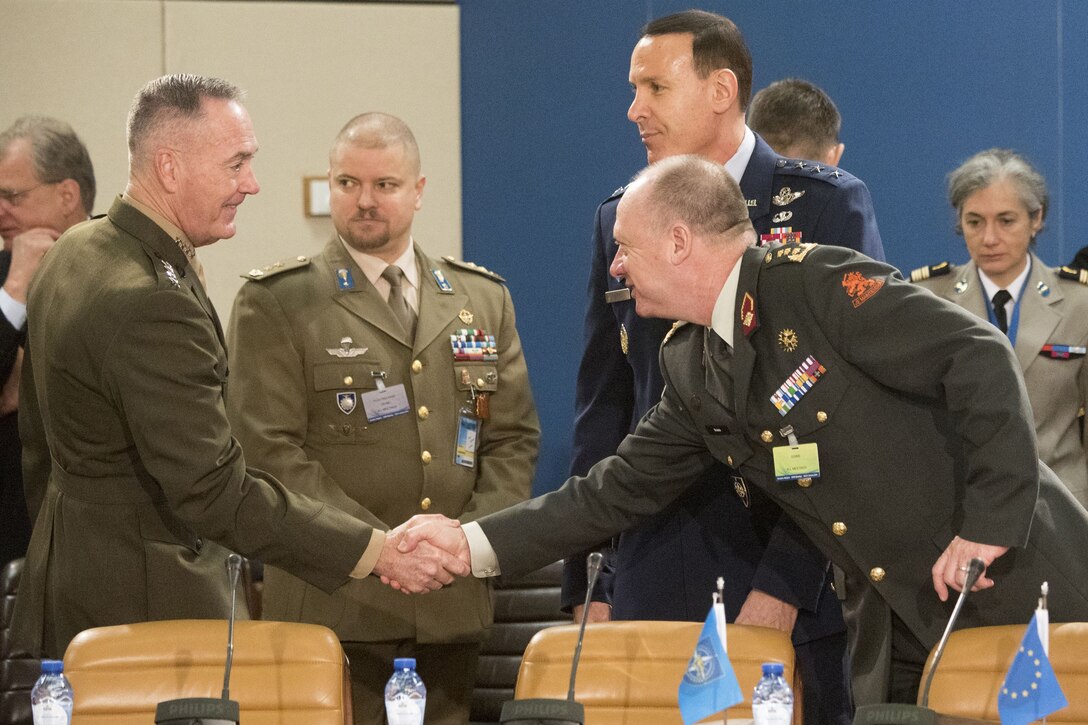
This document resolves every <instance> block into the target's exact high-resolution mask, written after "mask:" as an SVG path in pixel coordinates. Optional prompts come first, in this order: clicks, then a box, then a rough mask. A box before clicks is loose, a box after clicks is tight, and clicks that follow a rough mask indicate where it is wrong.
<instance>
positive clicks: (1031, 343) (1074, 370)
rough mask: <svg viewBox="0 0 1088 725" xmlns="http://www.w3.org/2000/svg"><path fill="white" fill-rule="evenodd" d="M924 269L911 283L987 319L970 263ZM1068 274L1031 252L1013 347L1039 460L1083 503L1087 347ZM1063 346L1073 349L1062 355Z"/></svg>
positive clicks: (1080, 300)
mask: <svg viewBox="0 0 1088 725" xmlns="http://www.w3.org/2000/svg"><path fill="white" fill-rule="evenodd" d="M923 269H924V270H925V271H926V272H930V273H931V274H930V276H929V277H928V278H926V279H919V280H916V281H917V283H918V284H920V285H922V286H923V287H926V288H928V289H930V290H932V291H933V292H934V293H935V294H937V295H938V296H940V297H943V298H944V299H946V300H948V301H950V302H953V303H955V304H957V305H959V306H960V307H962V308H963V309H965V310H967V311H968V312H971V313H972V314H974V315H977V316H978V317H981V318H982V319H984V320H988V319H989V312H988V310H989V307H990V303H989V301H988V300H987V299H986V292H985V290H984V288H983V287H982V282H981V281H980V280H979V276H978V267H977V266H976V265H975V263H974V262H968V263H967V264H965V265H963V266H960V267H956V266H949V265H937V266H936V267H927V268H923ZM934 269H936V270H937V273H935V274H934V273H932V270H934ZM1067 274H1068V275H1069V276H1066V277H1063V276H1062V275H1061V274H1059V272H1058V270H1056V269H1051V268H1050V267H1047V266H1046V265H1045V264H1043V261H1042V260H1041V259H1039V258H1038V257H1036V256H1035V255H1034V254H1032V255H1031V272H1030V273H1029V274H1028V278H1027V281H1025V282H1024V289H1023V291H1022V292H1021V293H1020V312H1019V320H1018V324H1017V326H1016V343H1015V344H1014V345H1013V350H1014V351H1015V352H1016V360H1017V361H1018V362H1019V363H1020V368H1021V370H1023V372H1024V384H1025V385H1026V386H1027V389H1028V399H1029V400H1030V401H1031V408H1032V412H1033V414H1034V417H1035V435H1036V437H1037V438H1038V440H1039V458H1041V459H1042V460H1043V462H1044V463H1046V464H1047V465H1048V466H1050V468H1051V469H1052V470H1053V471H1054V473H1056V474H1058V478H1060V479H1061V480H1062V483H1064V484H1065V485H1066V486H1068V487H1069V490H1070V491H1072V493H1073V497H1074V498H1076V499H1077V500H1078V501H1080V502H1081V504H1082V505H1085V506H1088V456H1086V455H1085V451H1086V450H1088V428H1085V426H1083V425H1082V424H1081V420H1080V416H1081V415H1082V414H1083V413H1082V411H1083V410H1084V406H1085V402H1086V401H1088V356H1086V355H1085V352H1084V350H1085V347H1086V346H1088V286H1085V284H1084V283H1083V282H1081V281H1080V274H1079V272H1077V273H1072V272H1070V273H1067ZM915 276H919V277H920V276H922V275H921V274H919V273H918V272H916V273H914V274H912V275H911V277H912V279H913V278H914V277H915ZM1071 277H1072V278H1071ZM1046 346H1050V348H1049V349H1047V348H1046ZM1055 346H1056V348H1055ZM1067 348H1079V350H1075V351H1073V352H1069V351H1068V350H1067Z"/></svg>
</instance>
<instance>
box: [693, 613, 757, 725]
mask: <svg viewBox="0 0 1088 725" xmlns="http://www.w3.org/2000/svg"><path fill="white" fill-rule="evenodd" d="M720 606H721V605H720V604H718V605H715V607H720ZM716 620H717V617H716V616H715V611H714V607H711V609H710V614H708V615H707V617H706V624H704V625H703V631H702V633H701V634H700V635H699V641H698V642H697V643H696V644H695V653H694V654H693V655H692V656H691V661H690V662H688V668H687V670H686V671H685V672H684V679H682V680H681V681H680V692H679V694H678V699H679V703H680V715H681V716H682V717H683V718H684V725H691V723H693V722H698V721H699V720H702V719H703V718H704V717H709V716H710V715H713V714H714V713H716V712H721V711H722V710H724V709H726V708H727V707H731V706H732V705H736V704H737V703H738V702H741V701H742V700H744V696H743V695H741V693H740V685H739V684H738V683H737V677H736V675H734V674H733V665H731V664H730V663H729V657H728V656H726V654H725V647H724V646H722V640H721V637H719V636H718V625H717V621H716ZM724 620H725V617H724V616H723V617H722V621H723V622H724Z"/></svg>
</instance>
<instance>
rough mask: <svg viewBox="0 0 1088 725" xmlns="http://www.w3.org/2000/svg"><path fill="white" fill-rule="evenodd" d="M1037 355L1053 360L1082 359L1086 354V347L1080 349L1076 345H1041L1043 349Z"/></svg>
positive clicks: (1087, 352)
mask: <svg viewBox="0 0 1088 725" xmlns="http://www.w3.org/2000/svg"><path fill="white" fill-rule="evenodd" d="M1039 354H1040V355H1042V356H1043V357H1049V358H1052V359H1054V360H1068V359H1070V358H1075V357H1084V356H1085V354H1088V347H1080V346H1077V345H1043V349H1042V350H1040V351H1039Z"/></svg>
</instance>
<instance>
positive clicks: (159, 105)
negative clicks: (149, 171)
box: [128, 73, 245, 159]
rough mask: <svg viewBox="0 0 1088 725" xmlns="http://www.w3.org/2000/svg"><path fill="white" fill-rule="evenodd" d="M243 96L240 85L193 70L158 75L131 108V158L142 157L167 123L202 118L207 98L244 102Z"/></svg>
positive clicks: (142, 90) (129, 133)
mask: <svg viewBox="0 0 1088 725" xmlns="http://www.w3.org/2000/svg"><path fill="white" fill-rule="evenodd" d="M244 97H245V93H244V92H243V91H242V90H241V89H240V88H238V86H236V85H234V84H233V83H231V82H229V81H225V80H222V79H221V78H206V77H204V76H197V75H192V74H190V73H177V74H175V75H168V76H162V77H161V78H156V79H155V80H153V81H151V82H150V83H148V84H147V85H146V86H144V87H143V88H141V89H140V92H139V93H137V94H136V98H135V99H134V100H133V101H132V108H130V109H129V112H128V151H129V156H130V158H131V159H137V158H141V157H142V156H143V155H144V154H145V153H146V151H147V149H146V148H144V147H145V145H146V143H147V141H148V139H149V138H150V137H151V136H153V135H154V134H155V132H156V131H158V130H160V129H162V128H163V127H164V126H168V125H172V124H176V123H178V122H186V121H198V120H200V119H201V118H203V117H204V108H203V103H204V99H205V98H216V99H221V100H224V101H238V102H241V101H242V99H243V98H244Z"/></svg>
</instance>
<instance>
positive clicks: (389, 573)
mask: <svg viewBox="0 0 1088 725" xmlns="http://www.w3.org/2000/svg"><path fill="white" fill-rule="evenodd" d="M470 563H471V562H470V559H469V551H468V539H466V538H465V532H464V531H462V530H461V522H460V521H457V520H454V519H448V518H446V517H445V516H442V515H441V514H425V515H419V516H413V517H412V518H410V519H408V520H407V521H405V522H404V523H403V524H401V525H400V526H398V527H397V528H395V529H393V530H392V531H390V532H389V533H388V534H386V538H385V545H384V546H383V547H382V552H381V554H380V555H379V556H378V562H377V563H376V564H375V565H374V573H375V574H377V575H378V576H379V577H381V580H382V583H383V584H388V585H389V586H391V587H393V588H394V589H397V590H399V591H402V592H404V593H405V594H424V593H426V592H431V591H435V590H437V589H441V588H442V587H444V586H446V585H447V584H452V583H453V580H454V579H455V578H456V577H459V576H468V575H469V574H471V573H472V567H471V565H470Z"/></svg>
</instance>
